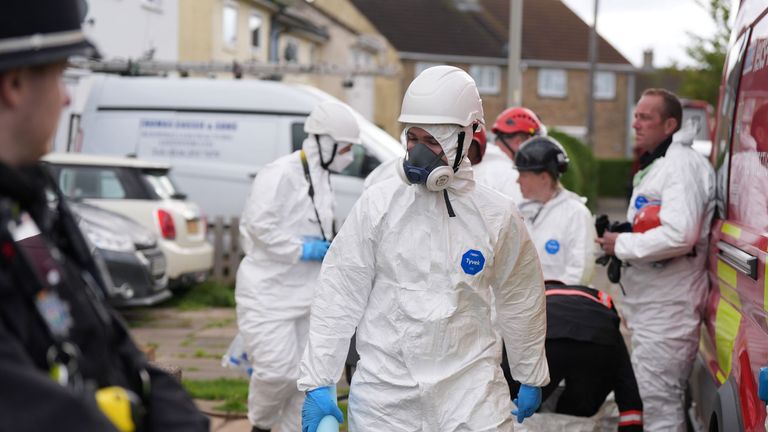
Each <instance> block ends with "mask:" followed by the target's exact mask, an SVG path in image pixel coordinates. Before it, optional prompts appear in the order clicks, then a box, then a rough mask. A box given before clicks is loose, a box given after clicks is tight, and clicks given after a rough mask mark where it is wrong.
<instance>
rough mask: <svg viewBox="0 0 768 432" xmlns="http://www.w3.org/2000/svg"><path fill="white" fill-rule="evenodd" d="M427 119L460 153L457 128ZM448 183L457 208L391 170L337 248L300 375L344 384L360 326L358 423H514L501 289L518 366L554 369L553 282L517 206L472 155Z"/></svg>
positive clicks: (352, 424)
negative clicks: (548, 306) (548, 307)
mask: <svg viewBox="0 0 768 432" xmlns="http://www.w3.org/2000/svg"><path fill="white" fill-rule="evenodd" d="M420 127H422V128H423V129H425V130H427V131H428V132H429V133H430V134H432V136H434V137H435V138H437V140H438V142H440V143H441V145H442V146H443V148H444V149H448V151H446V153H447V159H448V160H449V161H452V160H453V157H454V155H455V152H456V144H455V143H456V142H457V136H458V135H457V129H458V128H456V127H446V126H428V125H421V126H420ZM444 128H447V129H448V130H452V131H453V133H447V132H445V130H443V129H444ZM441 132H443V133H441ZM468 135H469V136H470V137H471V134H468ZM446 143H448V144H449V145H450V144H453V145H452V148H451V147H449V146H447V145H446ZM467 144H469V143H468V142H467ZM467 147H468V145H467V146H465V147H464V148H467ZM448 195H449V197H450V202H451V205H452V207H453V209H454V211H455V214H456V216H455V217H449V215H448V212H447V210H446V203H445V200H444V197H443V193H442V192H430V191H428V190H427V189H426V188H425V187H423V186H407V185H405V184H404V183H403V182H402V181H401V180H400V179H399V178H397V177H391V178H388V179H386V180H383V181H380V182H379V183H376V184H374V185H372V186H371V187H370V188H369V189H367V190H365V191H364V193H363V195H362V197H361V198H360V200H359V201H358V202H357V204H356V205H355V207H354V208H353V210H352V212H351V214H350V215H349V217H348V218H347V220H346V221H345V223H344V226H343V227H342V229H341V231H340V232H339V234H338V236H337V237H336V240H335V241H334V242H333V245H332V246H331V248H330V250H329V252H328V255H326V258H325V261H324V263H323V269H322V272H321V275H320V282H319V285H318V288H317V291H316V294H315V298H314V301H313V303H312V319H311V323H310V332H309V341H308V344H307V350H306V351H305V353H304V357H303V359H302V362H301V373H300V378H299V380H298V386H299V389H301V390H312V389H314V388H317V387H321V386H328V385H333V384H335V383H336V382H337V381H338V380H339V378H340V377H341V373H342V368H343V365H344V359H345V357H346V356H347V349H348V346H349V339H350V337H351V336H352V334H353V333H354V332H355V328H356V327H357V350H358V351H359V353H360V361H359V362H358V364H357V371H356V373H355V375H354V376H353V378H352V385H351V389H350V395H349V411H348V412H349V431H350V432H363V431H370V432H381V431H412V432H416V431H421V432H451V431H475V432H479V431H489V432H490V431H502V432H509V431H512V429H513V426H512V422H513V420H512V417H511V416H510V410H511V409H512V404H511V399H510V395H509V390H508V387H507V384H506V381H505V380H504V376H503V374H502V371H501V368H500V367H499V364H500V360H501V344H499V343H497V338H496V333H495V331H494V326H493V324H492V322H491V308H492V307H493V305H494V302H493V298H494V296H495V307H496V311H497V314H498V318H497V321H498V324H497V325H498V327H499V328H500V330H501V334H502V335H503V337H504V339H505V340H506V341H507V352H508V355H509V359H510V366H511V371H512V374H513V376H514V377H515V378H516V379H518V380H520V381H521V382H522V383H525V384H528V385H531V386H537V387H540V386H543V385H545V384H546V383H547V382H548V381H549V374H548V368H547V362H546V356H545V353H544V337H545V333H546V315H545V313H546V311H545V297H544V290H543V280H542V276H541V270H540V267H539V265H538V260H537V257H536V251H535V248H534V245H533V243H531V241H530V239H529V237H528V234H527V232H526V229H525V225H524V223H523V221H522V218H521V216H520V214H519V212H518V211H517V209H516V207H515V205H514V203H513V202H512V201H511V200H510V199H509V198H507V197H504V196H503V195H501V194H499V193H498V192H496V191H494V190H492V189H490V188H487V187H484V186H482V185H475V182H474V181H473V179H472V169H471V167H470V164H469V160H468V159H467V158H466V157H465V158H464V159H463V161H462V163H461V166H460V168H459V170H458V172H457V173H456V174H455V177H454V179H453V181H452V183H451V184H450V185H449V187H448ZM491 286H493V287H494V288H491ZM492 290H493V293H492Z"/></svg>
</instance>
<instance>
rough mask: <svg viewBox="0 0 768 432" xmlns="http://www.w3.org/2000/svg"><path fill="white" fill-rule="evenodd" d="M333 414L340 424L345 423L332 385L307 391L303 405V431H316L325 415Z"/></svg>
mask: <svg viewBox="0 0 768 432" xmlns="http://www.w3.org/2000/svg"><path fill="white" fill-rule="evenodd" d="M328 415H332V416H334V417H336V420H338V421H339V424H341V423H344V415H343V414H342V413H341V410H340V409H339V407H337V406H336V400H335V399H334V397H333V395H332V393H331V388H330V387H318V388H316V389H314V390H312V391H310V392H308V393H307V396H306V397H305V398H304V406H303V407H301V432H315V431H316V430H317V426H318V425H319V424H320V421H321V420H322V419H323V417H325V416H328Z"/></svg>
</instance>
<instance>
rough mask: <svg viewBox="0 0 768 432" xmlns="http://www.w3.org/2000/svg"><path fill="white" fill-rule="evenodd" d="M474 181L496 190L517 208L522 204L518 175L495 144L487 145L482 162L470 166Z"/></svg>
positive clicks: (510, 161)
mask: <svg viewBox="0 0 768 432" xmlns="http://www.w3.org/2000/svg"><path fill="white" fill-rule="evenodd" d="M472 171H473V172H474V177H475V181H477V182H478V183H480V184H484V185H486V186H488V187H491V188H493V189H496V190H497V191H499V192H501V193H503V194H504V195H506V196H508V197H510V198H512V200H513V201H514V202H515V203H516V204H517V205H518V206H519V205H520V203H522V202H523V194H522V192H520V185H519V184H518V183H517V178H518V177H519V176H520V173H519V172H518V171H517V168H516V167H515V163H514V162H513V161H512V159H510V158H509V156H507V155H506V154H505V153H504V152H503V151H501V149H500V148H499V147H498V146H497V145H495V144H488V146H487V147H486V150H485V155H484V156H483V160H482V161H480V163H479V164H476V165H473V166H472Z"/></svg>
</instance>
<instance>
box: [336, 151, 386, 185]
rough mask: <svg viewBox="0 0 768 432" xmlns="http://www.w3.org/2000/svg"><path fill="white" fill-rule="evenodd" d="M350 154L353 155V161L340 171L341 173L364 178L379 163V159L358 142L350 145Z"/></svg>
mask: <svg viewBox="0 0 768 432" xmlns="http://www.w3.org/2000/svg"><path fill="white" fill-rule="evenodd" d="M352 154H354V155H355V160H354V162H352V163H351V164H350V165H349V166H348V167H347V169H345V170H344V171H342V172H341V175H345V176H350V177H360V178H365V177H366V176H368V174H370V173H371V171H373V170H374V168H376V167H377V166H379V164H381V161H380V160H379V159H377V158H376V157H375V156H373V155H372V154H370V153H369V152H368V150H366V149H365V147H363V146H362V145H360V144H353V145H352Z"/></svg>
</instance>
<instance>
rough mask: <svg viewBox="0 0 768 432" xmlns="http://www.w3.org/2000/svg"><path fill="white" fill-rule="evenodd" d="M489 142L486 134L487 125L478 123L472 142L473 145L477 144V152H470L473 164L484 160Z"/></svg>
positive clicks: (470, 159)
mask: <svg viewBox="0 0 768 432" xmlns="http://www.w3.org/2000/svg"><path fill="white" fill-rule="evenodd" d="M487 144H488V138H487V137H486V136H485V126H483V125H482V124H478V125H477V129H475V133H474V135H472V144H471V146H477V152H473V151H470V152H469V154H468V156H469V161H470V162H472V165H475V164H478V163H480V162H481V161H482V160H483V156H484V155H485V148H486V146H487Z"/></svg>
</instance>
